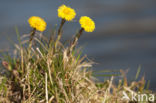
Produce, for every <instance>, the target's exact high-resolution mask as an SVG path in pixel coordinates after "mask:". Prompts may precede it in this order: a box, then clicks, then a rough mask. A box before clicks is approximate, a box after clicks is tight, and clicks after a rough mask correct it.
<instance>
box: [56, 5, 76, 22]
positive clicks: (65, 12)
mask: <svg viewBox="0 0 156 103" xmlns="http://www.w3.org/2000/svg"><path fill="white" fill-rule="evenodd" d="M75 16H76V12H75V10H74V9H72V8H70V7H68V6H66V5H61V6H60V7H59V8H58V17H60V18H62V19H65V20H67V21H71V20H73V19H74V18H75Z"/></svg>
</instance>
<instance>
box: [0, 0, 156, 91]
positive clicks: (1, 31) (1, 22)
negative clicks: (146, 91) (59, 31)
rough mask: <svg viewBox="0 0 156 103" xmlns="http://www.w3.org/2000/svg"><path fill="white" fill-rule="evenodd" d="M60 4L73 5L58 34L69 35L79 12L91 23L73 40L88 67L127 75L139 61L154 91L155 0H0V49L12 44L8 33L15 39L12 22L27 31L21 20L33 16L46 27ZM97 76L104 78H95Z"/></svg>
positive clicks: (55, 19) (51, 24) (132, 73)
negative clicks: (69, 19) (72, 17)
mask: <svg viewBox="0 0 156 103" xmlns="http://www.w3.org/2000/svg"><path fill="white" fill-rule="evenodd" d="M61 4H66V5H70V6H72V7H73V8H75V9H76V12H77V18H76V20H75V21H74V22H71V23H66V24H65V27H64V29H65V30H66V31H65V33H64V35H63V37H64V40H66V39H67V38H69V37H72V36H73V34H74V33H75V30H77V29H78V28H79V24H78V23H77V22H76V21H78V18H79V17H80V16H81V15H87V16H90V17H92V18H93V19H94V20H95V22H96V30H95V32H93V33H84V35H83V36H82V37H81V38H80V41H79V45H81V46H82V45H83V46H84V47H85V48H84V54H87V55H88V57H89V58H90V59H91V60H94V61H95V62H96V63H98V64H96V65H94V67H93V69H94V70H103V69H109V70H114V69H115V70H119V69H129V73H128V75H127V76H128V78H129V80H132V79H133V78H135V74H136V71H137V68H138V66H139V65H141V68H142V69H141V74H140V75H142V76H143V75H145V78H146V80H150V84H151V86H150V88H151V89H153V90H156V88H155V87H156V79H155V73H156V46H155V44H156V6H155V5H156V1H155V0H137V1H136V0H25V1H24V0H23V1H21V0H11V1H10V0H0V41H1V42H0V50H7V49H9V48H12V45H10V44H11V43H9V42H8V38H10V39H12V40H13V42H16V41H17V39H16V33H15V30H14V27H15V26H18V27H19V30H20V33H21V34H24V33H29V31H30V28H29V25H28V23H27V19H28V18H29V17H30V16H33V15H36V16H41V17H43V18H44V19H45V20H46V21H47V22H48V29H50V28H52V27H54V26H55V24H57V23H58V24H59V22H60V19H59V18H58V17H57V8H58V6H60V5H61ZM100 79H101V80H104V78H102V77H100Z"/></svg>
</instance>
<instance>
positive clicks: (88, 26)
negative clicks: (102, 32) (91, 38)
mask: <svg viewBox="0 0 156 103" xmlns="http://www.w3.org/2000/svg"><path fill="white" fill-rule="evenodd" d="M79 23H80V24H81V27H82V28H83V29H84V30H85V31H86V32H93V31H94V29H95V23H94V21H93V20H92V19H91V18H90V17H87V16H82V17H81V18H80V20H79Z"/></svg>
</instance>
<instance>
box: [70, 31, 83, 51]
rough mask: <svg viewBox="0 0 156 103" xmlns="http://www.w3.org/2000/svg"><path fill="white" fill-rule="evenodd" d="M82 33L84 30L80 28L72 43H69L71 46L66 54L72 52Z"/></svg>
mask: <svg viewBox="0 0 156 103" xmlns="http://www.w3.org/2000/svg"><path fill="white" fill-rule="evenodd" d="M83 31H84V29H83V28H81V29H80V30H79V32H78V33H77V34H76V35H75V37H74V40H73V41H72V43H71V45H70V49H69V51H68V54H70V53H71V52H72V50H73V49H74V48H75V46H76V44H77V42H78V40H79V38H80V36H81V35H82V33H83Z"/></svg>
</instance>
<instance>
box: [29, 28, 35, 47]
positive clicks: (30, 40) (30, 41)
mask: <svg viewBox="0 0 156 103" xmlns="http://www.w3.org/2000/svg"><path fill="white" fill-rule="evenodd" d="M35 32H36V29H35V28H33V30H32V32H31V33H30V39H29V43H30V44H31V43H32V40H33V38H34V35H35Z"/></svg>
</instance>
